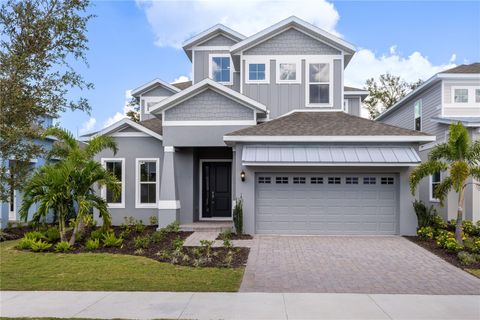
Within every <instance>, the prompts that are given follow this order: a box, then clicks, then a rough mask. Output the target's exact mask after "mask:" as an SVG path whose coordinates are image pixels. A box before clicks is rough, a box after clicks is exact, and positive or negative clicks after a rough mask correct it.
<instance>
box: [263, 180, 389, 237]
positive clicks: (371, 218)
mask: <svg viewBox="0 0 480 320" xmlns="http://www.w3.org/2000/svg"><path fill="white" fill-rule="evenodd" d="M261 177H262V178H263V179H262V178H261ZM277 177H284V178H288V183H284V184H280V183H276V181H277V180H276V178H277ZM312 177H315V178H319V177H323V183H319V181H317V183H312V181H311V178H312ZM329 177H336V178H340V184H328V180H329V179H328V178H329ZM347 177H348V178H353V180H354V182H356V183H357V184H347ZM364 177H366V178H367V180H370V181H364ZM265 178H266V179H265ZM268 178H270V179H268ZM295 178H296V179H295ZM302 178H304V179H302ZM368 178H373V179H368ZM382 178H384V179H382ZM385 178H390V180H388V182H389V183H388V184H387V180H386V179H385ZM392 179H393V184H392ZM349 181H350V182H352V179H350V180H349ZM260 182H263V183H260ZM294 182H297V183H294ZM300 182H304V183H300ZM337 182H338V181H337ZM368 182H370V184H367V183H368ZM255 201H256V208H255V228H256V230H255V232H256V233H259V234H395V233H396V229H397V228H396V226H397V220H398V179H397V177H396V176H395V175H388V174H383V175H382V174H348V175H347V174H318V173H301V174H300V173H295V174H292V173H272V174H268V173H262V174H257V177H256V200H255Z"/></svg>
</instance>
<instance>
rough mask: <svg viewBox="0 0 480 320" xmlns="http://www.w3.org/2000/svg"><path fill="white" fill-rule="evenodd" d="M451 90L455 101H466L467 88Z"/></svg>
mask: <svg viewBox="0 0 480 320" xmlns="http://www.w3.org/2000/svg"><path fill="white" fill-rule="evenodd" d="M453 92H454V93H453V101H454V102H455V103H468V89H455V90H453Z"/></svg>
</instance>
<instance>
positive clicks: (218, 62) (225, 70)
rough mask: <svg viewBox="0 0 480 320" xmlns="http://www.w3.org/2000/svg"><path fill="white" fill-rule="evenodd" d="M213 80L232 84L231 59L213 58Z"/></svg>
mask: <svg viewBox="0 0 480 320" xmlns="http://www.w3.org/2000/svg"><path fill="white" fill-rule="evenodd" d="M212 79H213V80H215V81H217V82H230V80H231V79H230V57H212Z"/></svg>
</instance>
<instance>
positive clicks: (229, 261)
mask: <svg viewBox="0 0 480 320" xmlns="http://www.w3.org/2000/svg"><path fill="white" fill-rule="evenodd" d="M234 254H235V253H234V251H233V250H228V251H227V254H226V255H225V258H224V259H223V262H224V263H225V265H226V266H227V267H231V266H232V263H233V257H234Z"/></svg>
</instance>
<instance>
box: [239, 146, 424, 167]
mask: <svg viewBox="0 0 480 320" xmlns="http://www.w3.org/2000/svg"><path fill="white" fill-rule="evenodd" d="M420 162H421V160H420V157H419V156H418V154H417V152H416V151H415V149H413V148H412V147H410V146H331V145H300V146H299V145H296V146H285V145H282V146H280V145H245V146H244V147H243V152H242V164H243V165H244V166H285V165H291V166H340V165H344V166H382V165H385V166H412V165H417V164H419V163H420Z"/></svg>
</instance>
